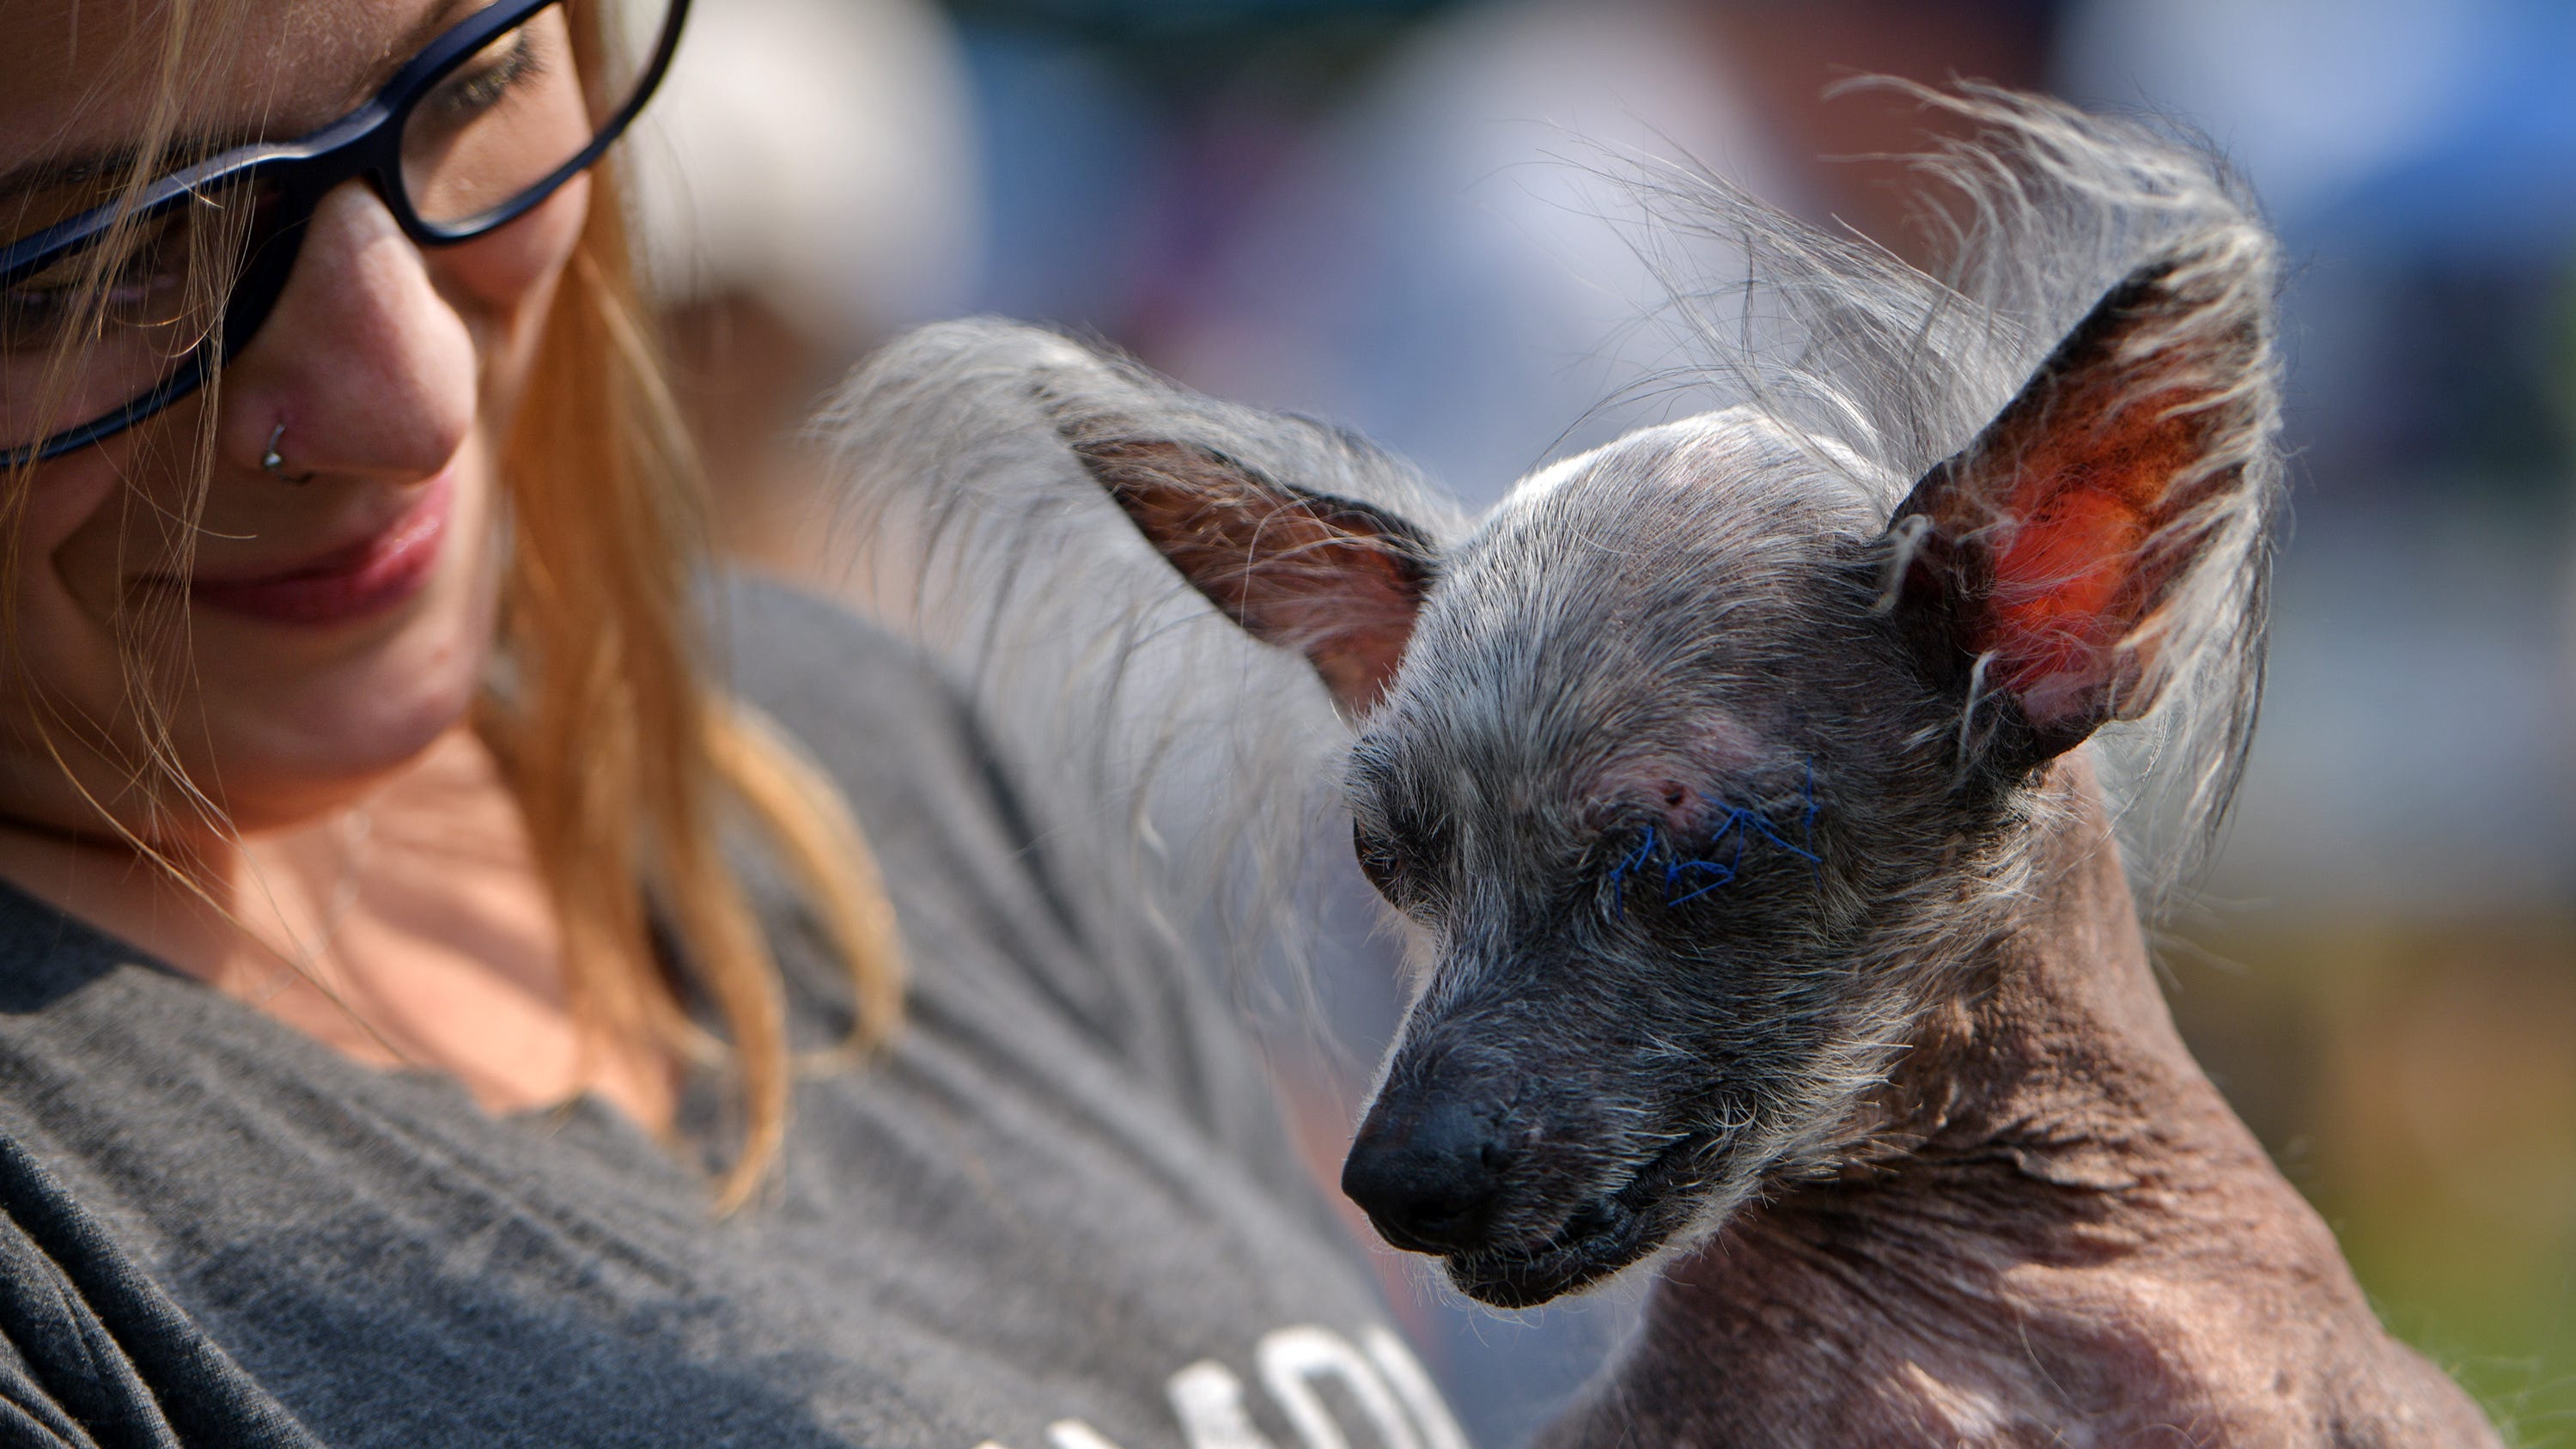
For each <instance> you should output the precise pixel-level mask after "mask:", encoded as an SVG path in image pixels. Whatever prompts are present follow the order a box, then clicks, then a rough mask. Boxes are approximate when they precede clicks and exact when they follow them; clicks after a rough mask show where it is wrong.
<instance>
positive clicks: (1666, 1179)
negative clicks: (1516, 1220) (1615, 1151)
mask: <svg viewBox="0 0 2576 1449" xmlns="http://www.w3.org/2000/svg"><path fill="white" fill-rule="evenodd" d="M1720 1140H1721V1139H1720V1138H1719V1137H1717V1136H1715V1135H1710V1134H1701V1133H1694V1134H1692V1135H1690V1136H1688V1137H1685V1138H1683V1139H1681V1140H1680V1141H1678V1142H1676V1143H1674V1144H1673V1145H1672V1146H1670V1147H1667V1148H1665V1149H1664V1150H1663V1151H1662V1152H1660V1153H1658V1154H1656V1156H1655V1157H1654V1158H1653V1159H1652V1160H1650V1161H1648V1162H1647V1163H1646V1165H1645V1166H1643V1167H1641V1168H1639V1169H1638V1170H1637V1172H1636V1174H1635V1175H1634V1176H1632V1177H1630V1178H1629V1179H1628V1180H1627V1182H1625V1183H1623V1184H1621V1185H1620V1186H1618V1187H1616V1188H1613V1189H1611V1190H1610V1191H1608V1192H1605V1193H1602V1194H1601V1195H1600V1196H1598V1197H1595V1198H1593V1199H1592V1200H1590V1201H1589V1202H1586V1203H1584V1204H1583V1205H1582V1206H1581V1207H1578V1208H1576V1209H1575V1210H1574V1212H1573V1213H1572V1214H1571V1215H1570V1216H1568V1217H1567V1218H1566V1220H1565V1221H1564V1222H1563V1223H1562V1224H1560V1225H1559V1226H1558V1227H1557V1228H1556V1230H1555V1231H1554V1232H1551V1233H1549V1234H1548V1235H1547V1236H1546V1237H1545V1238H1542V1239H1539V1240H1537V1241H1535V1242H1524V1243H1515V1244H1511V1245H1508V1246H1497V1247H1488V1248H1481V1249H1476V1250H1473V1251H1468V1252H1457V1253H1451V1254H1449V1255H1447V1256H1446V1257H1444V1258H1442V1259H1441V1260H1440V1265H1441V1267H1442V1268H1443V1269H1444V1270H1446V1271H1447V1273H1448V1275H1449V1281H1450V1282H1451V1283H1452V1284H1454V1285H1455V1286H1456V1287H1457V1289H1458V1291H1459V1292H1461V1293H1464V1294H1466V1295H1467V1296H1468V1297H1470V1298H1473V1299H1475V1300H1477V1301H1478V1302H1480V1303H1490V1304H1492V1305H1494V1306H1495V1307H1497V1308H1529V1307H1532V1306H1535V1305H1537V1304H1541V1303H1545V1302H1547V1301H1548V1300H1549V1299H1551V1298H1558V1297H1562V1296H1563V1295H1565V1294H1568V1293H1574V1292H1579V1291H1581V1290H1582V1289H1585V1288H1589V1287H1591V1286H1592V1285H1593V1284H1595V1283H1598V1282H1600V1281H1601V1280H1602V1279H1604V1278H1607V1277H1609V1276H1610V1275H1611V1274H1613V1273H1616V1272H1618V1271H1619V1270H1620V1269H1622V1268H1625V1267H1627V1266H1628V1265H1629V1264H1631V1263H1634V1262H1636V1261H1637V1260H1638V1259H1640V1258H1643V1257H1645V1256H1647V1255H1648V1254H1650V1253H1652V1252H1654V1251H1655V1250H1656V1249H1657V1248H1660V1247H1662V1246H1663V1245H1664V1243H1665V1242H1666V1241H1667V1240H1668V1239H1670V1238H1671V1237H1672V1235H1673V1234H1674V1232H1676V1231H1677V1230H1679V1229H1680V1228H1681V1226H1682V1225H1683V1224H1684V1223H1686V1222H1688V1221H1689V1220H1690V1217H1691V1212H1692V1206H1693V1203H1692V1199H1693V1194H1692V1192H1691V1191H1690V1190H1691V1189H1692V1188H1693V1187H1695V1186H1697V1185H1698V1184H1699V1183H1701V1182H1703V1181H1705V1180H1706V1179H1707V1177H1708V1170H1709V1165H1710V1158H1711V1156H1712V1155H1713V1154H1714V1153H1715V1152H1716V1150H1717V1148H1718V1144H1719V1142H1720Z"/></svg>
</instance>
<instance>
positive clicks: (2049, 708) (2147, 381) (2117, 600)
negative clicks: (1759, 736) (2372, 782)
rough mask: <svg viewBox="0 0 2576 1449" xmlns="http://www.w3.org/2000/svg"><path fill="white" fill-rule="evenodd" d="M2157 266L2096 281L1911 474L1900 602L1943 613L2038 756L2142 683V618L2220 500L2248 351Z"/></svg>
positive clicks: (2152, 644)
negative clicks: (2087, 296) (2039, 357)
mask: <svg viewBox="0 0 2576 1449" xmlns="http://www.w3.org/2000/svg"><path fill="white" fill-rule="evenodd" d="M2178 274H2179V269H2178V268H2176V267H2175V266H2173V265H2171V264H2166V265H2163V266H2160V267H2151V268H2147V269H2144V270H2141V271H2140V272H2138V273H2137V274H2135V275H2133V276H2132V277H2131V278H2130V279H2129V280H2128V281H2126V282H2124V283H2123V284H2121V285H2120V286H2119V287H2117V288H2115V289H2113V290H2112V291H2111V292H2110V293H2109V294H2108V295H2107V296H2105V297H2104V298H2103V299H2102V301H2101V303H2100V304H2098V305H2097V306H2096V307H2095V308H2094V309H2093V311H2092V312H2091V313H2090V314H2089V315H2088V316H2086V318H2085V319H2084V321H2083V322H2082V323H2080V324H2078V325H2077V327H2076V328H2075V330H2074V331H2073V332H2071V333H2070V334H2068V336H2067V337H2066V339H2065V340H2064V341H2063V342H2061V343H2060V344H2059V345H2058V348H2057V350H2056V351H2055V352H2054V353H2052V354H2051V355H2050V357H2049V359H2048V361H2047V362H2045V363H2044V364H2042V365H2041V367H2040V369H2039V371H2038V373H2037V374H2036V375H2035V376H2034V377H2033V378H2032V379H2031V381H2030V383H2029V384H2028V386H2026V387H2025V388H2024V389H2023V390H2022V392H2021V394H2020V395H2019V396H2018V397H2016V398H2014V399H2013V401H2012V402H2011V403H2010V404H2009V405H2008V406H2006V407H2005V409H2004V410H2003V412H2002V413H2001V414H2000V415H1998V416H1997V417H1996V418H1995V420H1994V421H1993V422H1992V423H1991V424H1989V425H1988V426H1987V427H1986V429H1985V431H1984V432H1983V433H1981V434H1979V435H1978V437H1977V439H1976V441H1975V442H1973V443H1971V444H1970V445H1969V446H1968V447H1967V448H1966V449H1965V450H1963V451H1961V452H1960V453H1959V454H1958V455H1956V456H1955V457H1952V458H1950V459H1949V460H1947V461H1946V462H1944V463H1942V464H1940V465H1939V466H1938V467H1935V468H1934V469H1933V470H1932V471H1931V472H1930V473H1928V474H1926V475H1925V476H1924V479H1923V481H1922V482H1921V483H1920V484H1918V485H1916V487H1915V490H1914V493H1913V495H1912V496H1911V497H1909V498H1908V499H1907V500H1906V502H1905V504H1904V505H1903V507H1902V508H1901V509H1900V510H1899V515H1898V516H1899V518H1900V520H1903V519H1904V518H1905V517H1906V516H1907V515H1919V516H1920V517H1921V518H1922V519H1923V520H1924V522H1925V523H1927V524H1928V525H1929V526H1928V527H1925V528H1923V529H1922V532H1921V534H1920V537H1919V540H1918V544H1917V551H1916V553H1915V555H1914V557H1913V560H1912V563H1911V565H1910V568H1909V573H1908V577H1907V580H1906V591H1907V593H1908V594H1909V595H1910V596H1917V597H1920V596H1926V595H1929V596H1933V597H1937V598H1938V599H1939V600H1941V601H1942V602H1943V603H1944V604H1945V605H1946V608H1947V611H1948V613H1947V618H1948V620H1949V627H1950V630H1951V634H1952V638H1953V642H1954V643H1955V645H1956V646H1957V647H1958V648H1960V649H1962V650H1964V651H1965V652H1966V653H1967V654H1968V655H1970V656H1975V657H1982V658H1984V659H1985V660H1986V661H1987V667H1986V684H1987V685H1988V686H1989V687H1992V688H1998V689H2001V690H2004V691H2006V692H2008V693H2010V694H2011V695H2013V696H2014V697H2015V698H2017V699H2018V700H2019V701H2020V703H2021V707H2022V711H2023V714H2024V716H2025V717H2026V718H2027V719H2028V720H2029V721H2030V723H2031V725H2032V727H2033V729H2034V730H2035V731H2036V732H2037V735H2038V737H2039V741H2040V744H2041V747H2042V749H2043V750H2044V752H2045V753H2049V754H2054V753H2057V752H2058V751H2060V750H2063V749H2066V748H2069V747H2071V746H2073V745H2074V744H2076V743H2078V742H2080V741H2082V740H2083V738H2084V737H2085V736H2086V735H2089V734H2090V733H2092V731H2093V730H2094V729H2095V728H2097V727H2098V726H2100V725H2101V724H2103V723H2105V722H2106V721H2108V720H2112V719H2130V718H2135V717H2137V716H2138V715H2140V714H2143V713H2145V712H2146V710H2147V709H2148V708H2149V707H2151V706H2152V705H2153V704H2154V703H2155V697H2156V694H2157V693H2158V691H2159V690H2160V689H2161V687H2162V684H2163V682H2164V680H2163V673H2162V671H2161V670H2160V668H2159V667H2158V666H2159V660H2158V657H2157V651H2158V632H2159V631H2157V630H2156V629H2155V628H2153V627H2152V625H2153V624H2154V623H2155V621H2156V618H2157V614H2158V611H2159V610H2160V609H2162V608H2164V607H2165V606H2166V605H2167V604H2168V603H2169V602H2171V598H2172V593H2173V587H2174V585H2175V584H2176V582H2177V581H2178V580H2179V579H2180V578H2181V577H2182V575H2183V574H2184V573H2185V571H2186V570H2187V569H2188V567H2189V566H2190V564H2191V563H2192V562H2193V560H2194V557H2195V556H2196V553H2197V551H2198V549H2199V547H2200V546H2201V544H2202V543H2203V542H2205V541H2206V538H2207V534H2208V529H2207V527H2206V524H2205V522H2196V521H2195V520H2196V514H2197V511H2198V510H2201V509H2203V508H2204V506H2205V505H2208V504H2210V503H2211V501H2212V500H2213V499H2215V498H2218V497H2219V496H2220V495H2222V494H2227V493H2231V492H2233V491H2234V490H2235V489H2236V488H2237V486H2238V484H2239V481H2240V478H2241V473H2242V469H2243V466H2244V454H2245V451H2246V439H2247V437H2248V435H2249V434H2250V433H2252V432H2253V431H2254V430H2255V429H2256V428H2257V427H2258V426H2259V421H2260V420H2259V417H2258V416H2257V415H2256V412H2255V410H2256V409H2258V408H2259V407H2260V406H2261V402H2260V399H2259V397H2258V392H2259V388H2260V386H2261V385H2262V384H2263V383H2264V382H2265V381H2266V379H2265V378H2264V377H2263V375H2262V368H2263V366H2264V362H2263V348H2262V343H2261V338H2260V333H2259V331H2258V329H2257V324H2256V322H2255V320H2254V319H2253V318H2251V317H2238V316H2231V315H2228V310H2229V308H2230V307H2231V306H2241V301H2240V299H2239V298H2237V297H2235V296H2234V295H2233V294H2221V295H2220V296H2219V297H2218V298H2216V299H2215V300H2213V299H2212V298H2209V297H2198V296H2194V295H2191V293H2190V290H2189V289H2188V288H2186V287H2185V286H2184V285H2182V284H2180V283H2179V282H2178V281H2177V277H2178Z"/></svg>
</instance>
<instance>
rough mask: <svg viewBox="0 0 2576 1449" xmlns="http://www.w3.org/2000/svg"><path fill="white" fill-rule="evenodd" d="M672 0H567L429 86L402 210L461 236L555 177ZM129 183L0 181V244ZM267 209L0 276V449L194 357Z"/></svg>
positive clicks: (242, 199)
mask: <svg viewBox="0 0 2576 1449" xmlns="http://www.w3.org/2000/svg"><path fill="white" fill-rule="evenodd" d="M670 8H671V0H566V3H565V4H561V5H551V6H547V7H545V8H543V9H540V10H538V11H537V12H536V13H535V14H533V15H531V16H530V17H529V18H528V19H527V20H526V21H525V22H524V23H522V24H520V25H518V26H517V27H515V28H513V29H511V30H509V31H507V32H505V33H503V34H501V35H499V36H497V37H495V38H494V39H493V40H491V41H490V42H489V43H487V44H486V45H484V46H483V47H482V48H481V49H479V50H477V51H476V52H475V53H474V54H472V55H470V56H468V57H466V58H465V59H464V60H463V61H462V62H461V63H459V64H458V65H456V66H455V67H454V68H453V69H451V70H449V71H448V72H447V73H446V74H445V75H443V76H442V77H440V78H439V79H438V80H436V81H435V82H433V83H432V84H431V85H430V86H429V87H428V88H427V89H426V90H425V91H423V92H422V93H421V94H420V95H419V96H418V97H417V98H416V99H415V100H414V101H413V103H412V105H411V108H410V110H409V111H408V113H407V114H406V115H405V116H404V118H403V121H402V131H401V136H400V156H401V179H400V184H401V186H402V189H403V191H404V193H405V195H406V196H407V197H408V198H409V200H410V203H411V207H412V210H413V211H414V213H415V214H416V215H417V216H418V217H419V218H420V220H421V221H423V222H425V223H427V224H428V226H429V227H430V228H431V229H432V230H434V231H440V232H467V231H471V230H473V229H474V228H475V227H477V226H478V225H480V224H484V223H485V222H487V221H488V220H489V219H492V218H495V217H497V216H498V215H500V214H502V213H505V212H507V211H508V210H510V209H511V208H512V207H514V206H515V205H517V204H518V203H519V202H520V201H521V200H522V199H523V198H525V197H526V196H528V195H529V194H530V193H531V192H532V191H534V190H536V189H538V188H541V187H543V186H545V185H546V184H547V183H549V182H551V181H553V180H555V179H556V176H557V173H559V172H561V171H562V170H563V168H564V167H565V166H566V165H567V164H568V163H569V162H571V161H573V160H574V159H575V158H577V157H578V156H579V155H580V154H581V153H582V151H583V150H585V149H587V148H588V147H589V145H590V144H591V142H592V141H593V139H595V138H596V137H597V136H598V135H599V134H600V131H601V129H602V128H603V127H604V126H606V125H607V124H608V123H610V122H611V121H613V120H614V119H615V118H616V117H617V116H618V115H619V114H620V113H621V112H622V111H624V110H625V108H626V106H627V103H628V102H629V101H631V100H632V99H633V97H634V93H635V87H636V85H637V83H638V80H639V77H640V76H641V73H642V72H643V70H644V69H645V66H646V64H647V62H648V61H649V60H650V58H651V55H652V51H653V47H654V45H655V43H656V42H657V41H658V40H659V38H660V36H661V33H662V29H663V25H664V23H665V21H666V20H667V19H668V15H669V11H670ZM178 159H179V161H180V162H181V163H183V164H184V163H185V162H186V161H187V160H188V159H190V158H185V157H182V158H178ZM126 180H127V176H126V173H125V172H124V170H123V169H122V168H117V169H115V170H114V171H113V172H112V173H111V172H110V171H109V170H108V169H107V168H101V169H100V171H99V173H98V174H78V173H67V174H64V175H61V176H57V177H49V178H46V179H45V180H44V181H43V182H41V183H40V184H38V185H35V186H32V187H29V188H25V189H22V190H20V191H19V192H17V193H15V194H0V246H5V245H7V244H8V243H10V242H11V241H14V240H16V239H18V238H21V237H25V236H30V235H33V234H34V233H36V232H39V231H42V230H44V229H45V228H46V227H49V226H52V225H55V224H57V223H59V222H62V221H64V220H66V219H68V218H70V217H73V216H77V215H80V214H81V213H83V212H85V211H88V210H91V209H93V208H95V207H98V206H101V205H104V204H107V203H109V202H112V201H113V200H115V198H116V196H117V195H118V194H119V192H120V191H121V189H122V187H123V185H124V183H125V182H126ZM281 210H282V207H281V206H280V205H279V201H278V198H277V196H276V194H275V192H274V189H273V188H271V187H268V186H266V185H264V184H259V183H236V184H235V185H233V186H232V187H230V188H228V189H220V190H216V191H213V192H209V193H204V194H200V195H198V196H194V197H192V198H190V199H188V200H187V201H184V202H182V203H180V204H179V205H178V206H176V207H174V208H172V209H170V210H167V211H164V212H161V213H158V214H156V215H153V216H150V217H147V218H143V219H141V220H139V221H133V222H129V223H125V224H121V225H119V226H117V227H114V228H111V229H110V231H109V232H108V233H107V234H106V235H105V236H103V237H101V238H100V239H99V240H98V241H96V242H94V243H92V244H91V245H89V246H87V247H85V248H83V249H82V250H80V251H78V252H76V253H74V254H71V255H67V256H63V257H58V258H55V259H54V260H53V261H52V262H51V263H50V264H48V265H47V266H45V267H44V268H42V269H41V270H39V271H38V272H36V273H35V274H33V275H31V276H26V277H21V278H19V279H18V280H17V281H14V282H11V283H9V284H8V285H7V286H6V287H5V288H0V454H5V453H8V452H12V451H15V450H19V449H23V448H26V447H29V446H31V445H34V444H37V443H39V442H41V441H42V440H43V439H45V438H47V437H50V436H54V435H57V434H60V433H63V432H66V431H68V430H69V429H71V428H75V427H80V426H84V425H86V424H88V423H89V422H91V421H92V420H94V419H99V418H104V417H108V416H111V415H114V414H116V413H119V412H121V411H123V410H124V409H126V408H127V407H128V406H130V405H132V404H133V403H135V402H136V401H137V400H139V399H142V398H144V397H147V396H149V395H151V394H152V393H154V392H155V391H156V390H158V389H160V388H162V387H163V386H164V385H165V384H166V383H167V382H168V381H169V379H170V378H171V377H172V376H173V375H174V374H176V373H177V372H178V370H179V369H181V368H183V367H186V366H189V365H191V363H192V361H194V360H195V359H196V358H197V357H198V356H199V355H200V353H201V349H203V348H205V347H207V346H209V345H210V344H211V340H212V339H213V338H215V337H216V336H217V334H218V333H219V332H220V331H221V329H222V325H223V322H222V319H223V315H224V308H225V306H226V304H227V302H228V301H229V300H230V299H231V297H232V295H233V293H234V291H235V289H236V286H237V284H238V282H239V279H240V278H241V277H242V275H243V273H244V270H245V267H246V266H251V267H256V266H257V265H258V260H257V259H258V258H259V256H260V255H261V247H262V244H263V243H264V242H265V241H267V240H268V239H270V238H273V237H274V236H275V235H276V232H277V228H276V223H275V218H276V217H277V215H278V214H279V213H280V211H281Z"/></svg>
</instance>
